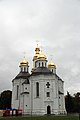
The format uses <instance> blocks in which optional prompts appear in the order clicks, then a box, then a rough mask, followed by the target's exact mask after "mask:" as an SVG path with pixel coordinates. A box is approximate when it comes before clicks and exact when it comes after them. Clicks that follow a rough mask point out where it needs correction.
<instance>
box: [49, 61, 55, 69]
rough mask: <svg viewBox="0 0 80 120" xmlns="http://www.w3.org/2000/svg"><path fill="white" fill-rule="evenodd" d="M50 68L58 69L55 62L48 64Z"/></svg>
mask: <svg viewBox="0 0 80 120" xmlns="http://www.w3.org/2000/svg"><path fill="white" fill-rule="evenodd" d="M48 67H49V68H51V67H55V68H56V65H55V64H54V62H53V61H50V62H49V63H48Z"/></svg>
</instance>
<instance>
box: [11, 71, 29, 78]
mask: <svg viewBox="0 0 80 120" xmlns="http://www.w3.org/2000/svg"><path fill="white" fill-rule="evenodd" d="M29 76H30V74H29V73H28V72H20V73H19V74H18V75H17V76H16V77H15V78H14V79H19V78H23V79H26V78H28V77H29ZM14 79H13V80H14Z"/></svg>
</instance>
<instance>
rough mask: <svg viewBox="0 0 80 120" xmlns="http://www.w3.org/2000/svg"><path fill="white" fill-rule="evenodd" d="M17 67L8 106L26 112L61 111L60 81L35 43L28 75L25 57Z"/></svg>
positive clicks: (61, 81)
mask: <svg viewBox="0 0 80 120" xmlns="http://www.w3.org/2000/svg"><path fill="white" fill-rule="evenodd" d="M19 67H20V72H19V74H18V75H17V76H16V77H15V78H14V79H13V80H12V108H15V109H22V111H23V114H29V115H44V114H65V113H66V110H65V100H64V81H63V80H62V79H61V78H60V77H59V76H58V75H57V74H56V65H55V64H54V63H53V61H52V60H51V61H50V62H48V60H47V57H46V56H45V55H44V54H43V53H41V51H40V48H39V47H38V45H37V47H36V48H35V55H34V57H33V68H32V71H31V74H30V73H29V63H28V61H27V60H26V58H25V57H24V59H23V60H22V61H21V62H20V66H19Z"/></svg>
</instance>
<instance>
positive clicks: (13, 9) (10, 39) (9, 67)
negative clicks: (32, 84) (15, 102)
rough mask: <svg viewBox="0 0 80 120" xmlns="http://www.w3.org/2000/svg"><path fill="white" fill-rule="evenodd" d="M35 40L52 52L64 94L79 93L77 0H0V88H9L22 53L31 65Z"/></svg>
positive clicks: (79, 15) (79, 4)
mask: <svg viewBox="0 0 80 120" xmlns="http://www.w3.org/2000/svg"><path fill="white" fill-rule="evenodd" d="M36 40H39V41H40V44H41V45H42V49H43V52H44V53H45V54H46V56H47V58H48V59H50V58H51V55H52V58H53V60H54V62H55V63H56V65H57V74H58V75H59V76H60V77H61V78H62V79H63V80H64V83H65V84H64V90H65V94H66V91H69V92H70V93H75V92H80V70H79V68H80V1H79V0H0V91H3V90H6V89H11V81H12V79H13V78H14V77H15V76H16V75H17V74H18V72H19V68H18V66H19V62H20V60H21V59H22V58H23V56H24V54H23V53H24V52H26V57H27V59H28V60H29V62H30V64H31V66H30V69H31V68H32V63H31V62H32V61H31V60H32V57H33V55H34V48H35V46H36Z"/></svg>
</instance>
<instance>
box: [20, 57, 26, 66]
mask: <svg viewBox="0 0 80 120" xmlns="http://www.w3.org/2000/svg"><path fill="white" fill-rule="evenodd" d="M27 64H28V61H27V60H26V58H25V57H24V58H23V60H22V61H21V62H20V65H27Z"/></svg>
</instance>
